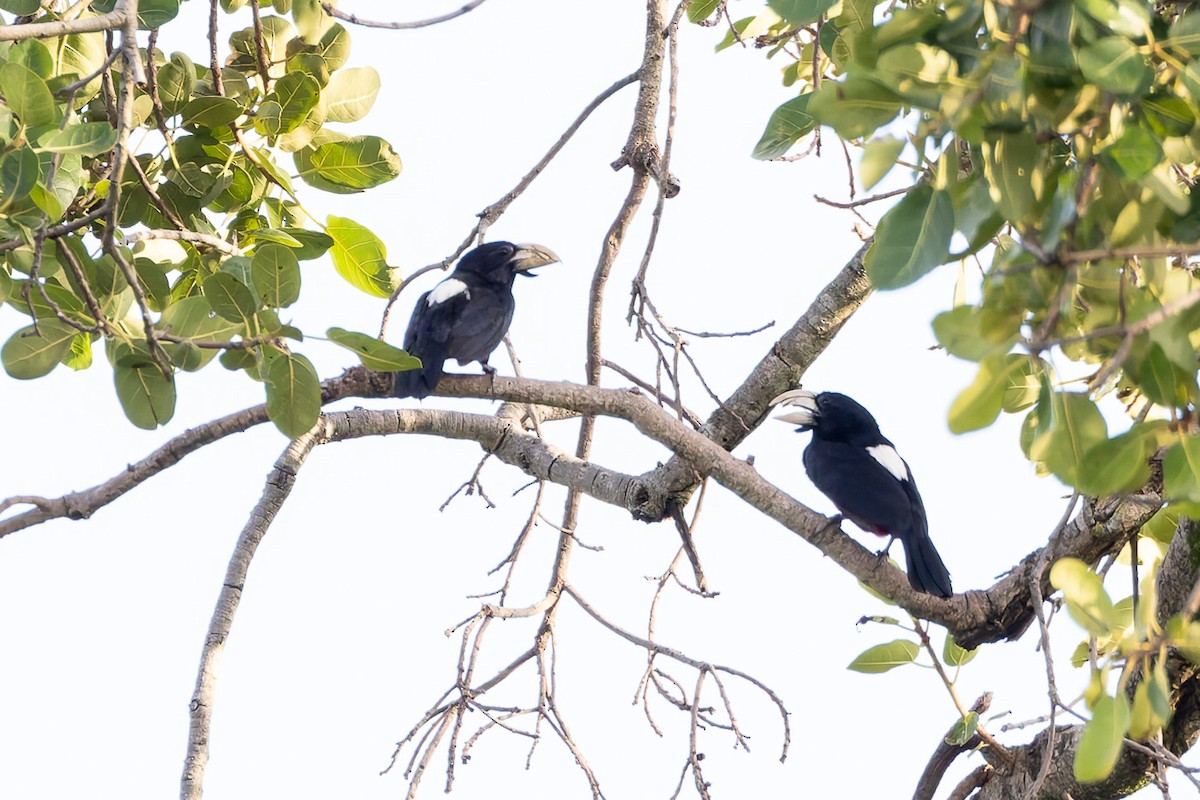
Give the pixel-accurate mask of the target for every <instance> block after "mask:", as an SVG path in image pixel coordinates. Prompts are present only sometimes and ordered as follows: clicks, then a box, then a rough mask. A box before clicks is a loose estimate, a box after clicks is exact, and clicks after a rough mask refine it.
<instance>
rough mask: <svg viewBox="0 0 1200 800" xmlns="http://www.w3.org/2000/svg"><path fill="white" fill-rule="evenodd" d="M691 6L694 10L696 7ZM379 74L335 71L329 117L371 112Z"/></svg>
mask: <svg viewBox="0 0 1200 800" xmlns="http://www.w3.org/2000/svg"><path fill="white" fill-rule="evenodd" d="M694 7H695V6H694V5H693V6H690V7H689V8H688V13H689V14H690V13H691V10H692V8H694ZM379 85H380V83H379V73H378V72H376V71H375V68H374V67H354V68H352V69H343V70H338V71H337V72H335V73H334V74H333V75H332V76H331V77H330V79H329V85H328V86H326V87H325V91H324V92H322V95H323V96H324V98H325V119H326V120H327V121H329V122H356V121H358V120H360V119H362V118H363V117H365V116H366V115H367V112H369V111H370V110H371V107H372V106H374V105H375V98H376V96H378V94H379Z"/></svg>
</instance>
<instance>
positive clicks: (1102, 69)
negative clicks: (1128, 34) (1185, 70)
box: [1078, 36, 1154, 95]
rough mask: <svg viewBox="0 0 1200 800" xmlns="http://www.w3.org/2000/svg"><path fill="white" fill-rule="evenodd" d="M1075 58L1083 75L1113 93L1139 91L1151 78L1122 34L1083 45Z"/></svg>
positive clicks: (1143, 89)
mask: <svg viewBox="0 0 1200 800" xmlns="http://www.w3.org/2000/svg"><path fill="white" fill-rule="evenodd" d="M1078 59H1079V69H1080V70H1081V71H1082V72H1083V77H1084V78H1086V79H1087V80H1088V81H1089V82H1090V83H1094V84H1096V85H1097V86H1099V87H1100V88H1101V89H1104V90H1105V91H1109V92H1113V93H1115V94H1122V95H1134V94H1140V93H1142V92H1143V91H1145V90H1146V87H1148V86H1149V85H1150V80H1151V78H1153V77H1154V73H1153V71H1152V70H1151V69H1150V66H1149V65H1148V64H1147V63H1146V59H1145V57H1144V56H1143V55H1142V54H1141V53H1140V52H1138V49H1137V47H1136V46H1135V45H1134V43H1133V42H1131V41H1129V40H1128V39H1126V38H1124V37H1122V36H1106V37H1104V38H1103V39H1099V40H1097V41H1095V42H1092V43H1091V44H1087V45H1084V46H1083V47H1082V48H1081V49H1080V50H1079V54H1078Z"/></svg>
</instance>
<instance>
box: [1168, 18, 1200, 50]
mask: <svg viewBox="0 0 1200 800" xmlns="http://www.w3.org/2000/svg"><path fill="white" fill-rule="evenodd" d="M1167 42H1168V43H1169V44H1170V45H1171V46H1172V47H1176V48H1179V49H1180V50H1182V51H1183V52H1185V53H1187V54H1188V55H1192V56H1200V12H1196V11H1191V12H1189V13H1186V14H1183V15H1181V16H1179V17H1176V19H1175V22H1173V23H1172V24H1171V32H1170V35H1169V37H1168V39H1167Z"/></svg>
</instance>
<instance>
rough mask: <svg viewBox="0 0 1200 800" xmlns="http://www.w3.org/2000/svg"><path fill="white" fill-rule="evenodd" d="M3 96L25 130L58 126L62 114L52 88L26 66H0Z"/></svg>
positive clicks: (13, 63)
mask: <svg viewBox="0 0 1200 800" xmlns="http://www.w3.org/2000/svg"><path fill="white" fill-rule="evenodd" d="M0 94H3V95H4V100H5V103H6V104H7V105H8V107H9V108H10V109H12V112H13V113H14V114H16V115H17V117H18V118H19V119H20V120H21V124H22V125H24V126H25V127H26V128H36V127H39V126H41V125H55V124H57V123H58V120H59V118H60V116H61V112H60V111H59V109H58V106H57V105H56V104H55V102H54V97H53V96H52V95H51V94H50V87H48V86H47V85H46V81H45V80H43V79H42V78H41V77H40V76H39V75H38V74H37V73H36V72H34V71H33V70H31V69H30V68H29V67H26V66H25V65H24V64H19V63H17V62H15V61H9V62H7V63H5V64H3V65H0Z"/></svg>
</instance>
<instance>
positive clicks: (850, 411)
mask: <svg viewBox="0 0 1200 800" xmlns="http://www.w3.org/2000/svg"><path fill="white" fill-rule="evenodd" d="M771 405H773V406H793V407H795V408H796V411H793V412H791V413H788V414H782V415H780V416H778V417H776V419H778V420H780V421H782V422H791V423H794V424H796V425H799V426H800V427H799V428H798V430H801V431H807V430H811V431H814V432H816V433H818V434H819V435H820V436H821V438H823V439H831V440H834V441H860V442H866V443H871V442H879V441H884V439H883V435H882V434H881V433H880V432H879V423H877V422H876V421H875V418H874V417H872V416H871V412H869V411H867V410H866V409H865V408H863V407H862V406H861V405H859V404H858V403H857V402H856V401H854V400H852V399H850V398H849V397H847V396H846V395H844V394H838V393H837V392H822V393H821V394H813V393H812V392H808V391H805V390H803V389H793V390H792V391H789V392H784V393H783V394H781V395H779V396H778V397H776V398H775V399H774V400H772V401H771Z"/></svg>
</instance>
